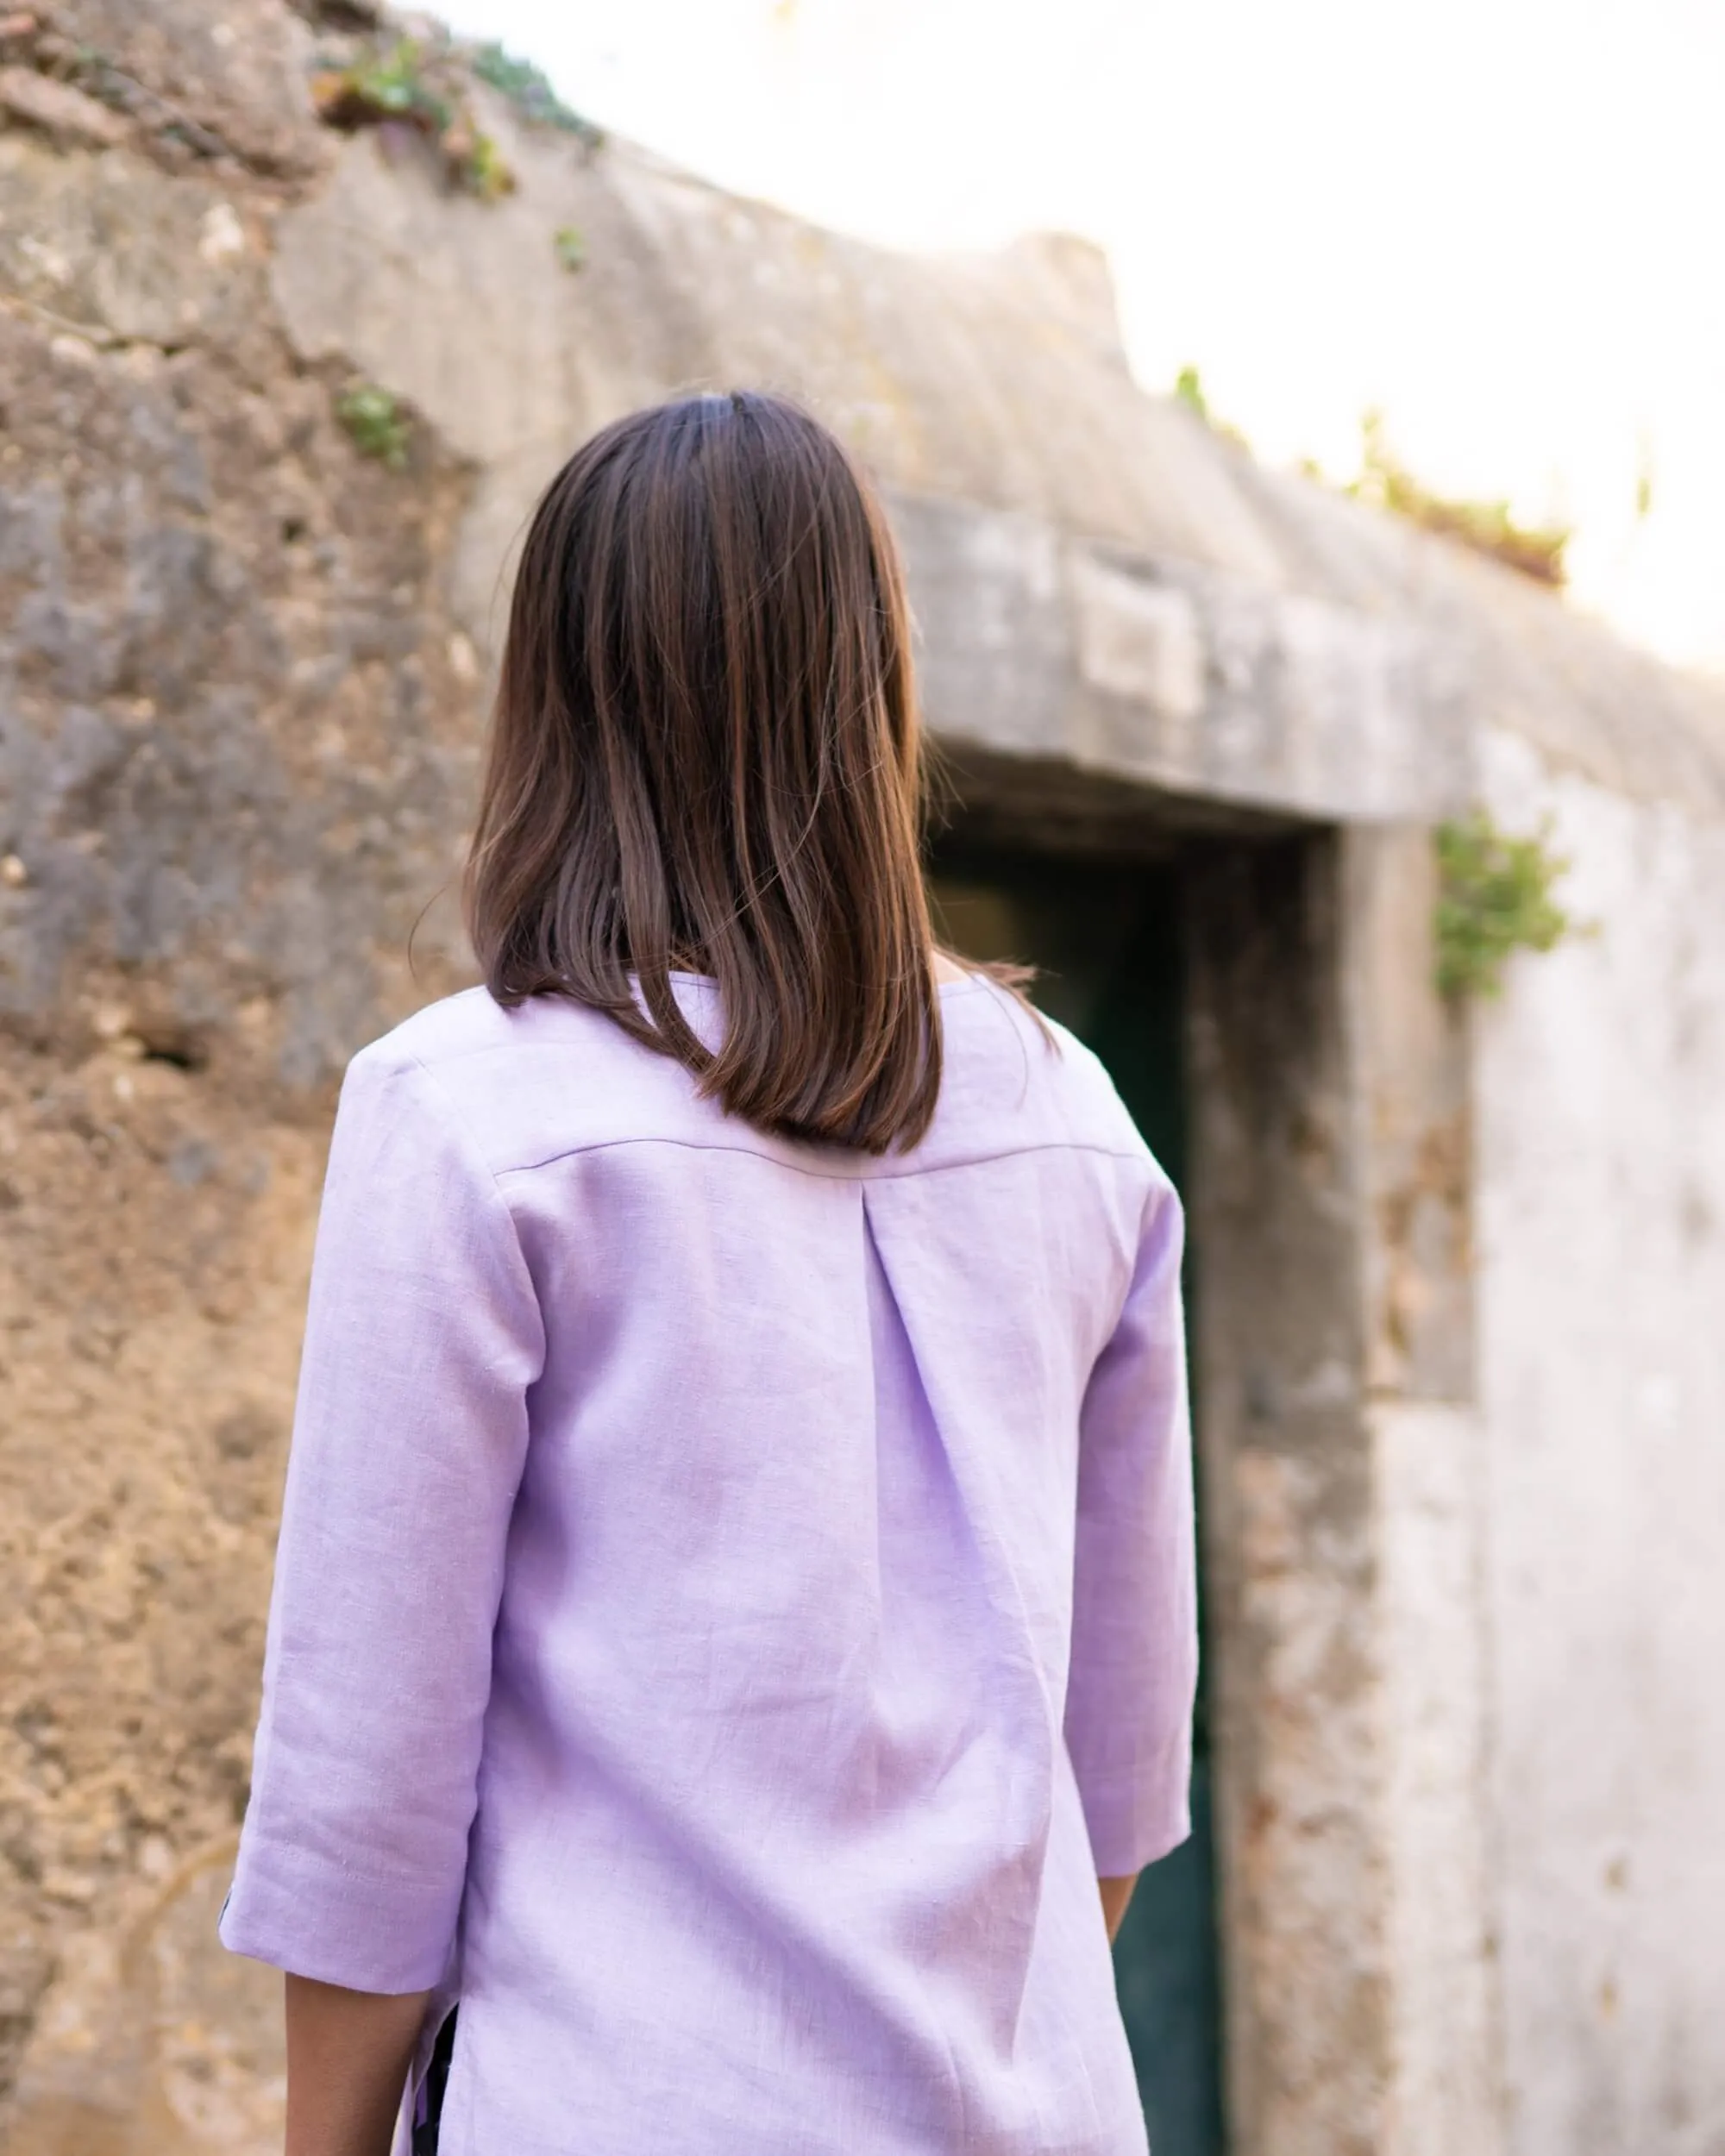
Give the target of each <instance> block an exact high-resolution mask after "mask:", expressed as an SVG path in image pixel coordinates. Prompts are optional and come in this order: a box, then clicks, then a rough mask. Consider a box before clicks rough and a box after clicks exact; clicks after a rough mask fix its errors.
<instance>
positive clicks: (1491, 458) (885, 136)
mask: <svg viewBox="0 0 1725 2156" xmlns="http://www.w3.org/2000/svg"><path fill="white" fill-rule="evenodd" d="M440 11H441V12H442V14H443V15H444V16H446V18H447V19H448V20H449V22H451V23H452V24H453V25H454V26H455V28H457V29H459V30H461V31H462V32H463V33H466V34H473V35H475V36H483V37H492V38H499V39H501V40H502V41H503V42H504V43H505V44H506V45H507V46H508V47H510V48H511V50H512V51H515V52H517V53H524V54H525V55H527V56H528V57H530V58H531V59H533V60H537V61H538V62H539V64H540V65H541V66H543V68H545V70H546V71H547V72H548V73H549V75H550V76H551V77H552V78H553V80H554V81H555V84H556V85H557V87H558V89H559V91H561V94H562V95H563V96H564V97H565V98H566V99H567V100H568V102H569V103H572V104H574V105H575V106H576V107H577V108H578V109H579V110H582V111H585V112H586V113H588V114H590V115H591V116H593V118H594V119H597V120H599V121H600V122H603V123H604V124H605V125H606V126H608V127H611V128H615V129H616V130H617V132H618V133H619V134H623V135H630V136H633V137H634V138H635V139H636V140H637V141H642V142H645V143H648V144H650V145H651V146H652V147H654V148H655V149H657V150H659V151H661V152H662V153H663V154H666V155H668V156H670V157H672V158H674V159H676V160H679V161H680V162H681V163H683V164H686V165H688V166H692V167H693V168H694V169H696V170H697V171H699V172H704V173H706V174H707V175H708V176H710V177H711V178H712V179H716V180H718V181H719V182H721V183H722V184H724V185H727V186H731V187H734V188H737V189H738V190H741V191H744V192H747V193H750V194H756V195H762V196H766V197H770V198H771V199H773V200H775V201H777V202H781V203H783V204H787V206H788V207H790V208H792V209H793V210H797V211H799V212H800V213H801V214H802V215H804V216H809V217H812V218H814V219H816V220H818V221H819V222H825V223H828V224H833V225H837V226H841V227H844V228H845V229H849V230H851V231H855V232H859V233H862V234H864V235H868V236H869V237H873V238H876V239H880V240H882V241H888V242H889V243H891V244H893V245H895V246H900V247H913V248H937V249H938V248H954V247H958V248H964V247H975V246H992V245H995V244H998V243H1000V242H1001V241H1006V240H1007V239H1009V238H1011V237H1012V236H1013V235H1014V234H1015V233H1018V232H1021V231H1025V230H1028V229H1038V228H1043V229H1046V228H1054V227H1059V228H1065V229H1071V230H1076V231H1080V232H1084V233H1087V234H1088V235H1091V236H1092V237H1093V238H1095V239H1097V240H1099V241H1101V242H1102V243H1103V245H1104V246H1106V247H1107V249H1108V252H1109V254H1110V257H1111V259H1112V260H1113V267H1114V274H1115V279H1116V281H1117V284H1118V286H1119V290H1120V304H1121V312H1122V317H1123V320H1124V323H1125V326H1126V336H1127V341H1128V343H1129V345H1130V348H1131V350H1132V356H1133V362H1134V365H1135V366H1136V367H1137V370H1138V373H1139V375H1140V377H1141V378H1142V379H1143V380H1144V382H1145V385H1147V386H1149V387H1151V388H1153V389H1165V388H1167V387H1169V386H1170V385H1171V384H1172V382H1173V379H1174V377H1175V375H1176V373H1177V372H1178V371H1179V369H1180V368H1181V367H1182V366H1186V365H1195V366H1196V367H1198V368H1199V369H1200V371H1201V375H1202V379H1203V383H1204V387H1205V392H1206V394H1207V395H1208V398H1209V401H1210V404H1211V407H1212V409H1213V410H1214V411H1215V412H1216V413H1217V414H1218V415H1219V416H1220V417H1224V418H1226V419H1228V420H1229V421H1231V422H1233V423H1234V424H1236V425H1237V426H1239V428H1240V429H1242V430H1243V431H1244V432H1245V435H1246V436H1247V437H1248V439H1249V440H1250V441H1251V443H1252V444H1253V446H1254V448H1256V449H1257V451H1258V454H1260V455H1261V456H1263V457H1264V458H1265V459H1266V460H1268V461H1272V462H1277V463H1293V462H1295V461H1298V460H1299V459H1300V458H1302V456H1313V457H1315V458H1316V459H1317V460H1318V461H1319V462H1320V464H1321V465H1322V466H1323V467H1325V468H1326V469H1327V471H1329V472H1331V473H1333V474H1334V475H1335V476H1337V477H1339V478H1345V477H1348V476H1351V475H1352V473H1353V471H1354V470H1355V469H1356V468H1357V462H1358V457H1357V451H1358V422H1359V417H1360V414H1361V413H1362V411H1364V410H1365V408H1366V407H1367V406H1370V405H1376V406H1378V407H1380V408H1381V409H1382V410H1383V411H1384V412H1385V414H1386V415H1387V418H1388V427H1389V436H1390V439H1391V441H1392V442H1393V443H1394V444H1395V446H1396V448H1397V449H1398V450H1399V451H1400V453H1401V454H1402V456H1403V458H1404V460H1405V461H1407V462H1408V464H1409V465H1410V466H1411V467H1413V468H1414V469H1415V471H1416V472H1418V473H1419V474H1420V476H1421V478H1422V479H1425V480H1426V481H1427V484H1429V485H1431V486H1436V487H1439V488H1440V489H1443V490H1446V491H1450V492H1459V493H1465V494H1470V495H1488V496H1490V495H1507V496H1509V498H1510V499H1511V500H1512V501H1513V502H1514V503H1515V505H1516V507H1517V509H1518V511H1521V513H1522V514H1523V515H1524V516H1526V517H1530V518H1532V519H1534V520H1536V521H1537V520H1542V519H1545V518H1546V517H1552V516H1557V517H1561V518H1563V519H1564V520H1565V521H1568V522H1571V523H1574V524H1575V526H1576V527H1577V532H1578V536H1577V541H1576V543H1575V545H1574V547H1573V548H1572V549H1571V571H1572V577H1573V588H1574V591H1575V594H1576V598H1577V599H1578V603H1580V604H1583V605H1590V606H1593V607H1596V608H1597V609H1598V610H1599V611H1603V612H1604V613H1605V614H1607V615H1608V616H1609V617H1610V618H1611V619H1612V620H1613V621H1615V623H1616V624H1617V625H1618V626H1619V627H1620V628H1621V629H1622V630H1624V631H1626V632H1627V633H1628V634H1629V635H1631V636H1635V637H1637V638H1638V639H1640V641H1641V642H1646V643H1649V644H1651V645H1653V647H1654V648H1655V649H1659V650H1660V651H1662V652H1664V653H1665V655H1667V656H1669V657H1671V658H1673V659H1676V660H1678V661H1685V662H1689V663H1693V664H1703V665H1706V666H1708V667H1716V668H1719V669H1722V670H1725V536H1722V530H1725V526H1722V521H1721V517H1720V515H1719V507H1720V505H1721V504H1722V503H1725V0H1444V3H1443V4H1442V5H1437V4H1433V0H1421V4H1419V5H1415V4H1413V0H1297V4H1290V0H1184V4H1182V5H1180V6H1177V7H1176V6H1174V5H1172V4H1170V0H444V4H443V5H442V9H441V10H440ZM1644 473H1645V474H1646V475H1647V478H1648V479H1650V481H1651V508H1650V510H1649V511H1648V512H1647V514H1646V515H1645V516H1638V513H1637V493H1638V481H1639V480H1640V478H1641V477H1642V475H1643V474H1644Z"/></svg>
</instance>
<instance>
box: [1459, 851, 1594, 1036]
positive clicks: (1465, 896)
mask: <svg viewBox="0 0 1725 2156" xmlns="http://www.w3.org/2000/svg"><path fill="white" fill-rule="evenodd" d="M1550 836H1551V824H1550V823H1549V821H1547V822H1546V823H1544V824H1541V825H1540V828H1539V830H1537V831H1534V832H1533V833H1532V834H1531V835H1528V836H1526V837H1515V835H1514V834H1513V833H1511V832H1509V831H1505V830H1500V828H1499V827H1498V825H1497V824H1496V822H1495V821H1494V819H1493V818H1492V817H1491V815H1490V812H1489V811H1487V810H1485V809H1475V810H1474V811H1473V812H1472V813H1471V815H1469V816H1466V817H1464V818H1461V819H1460V820H1459V821H1458V822H1455V823H1450V824H1440V825H1439V827H1438V830H1437V832H1436V834H1435V844H1436V848H1437V856H1438V906H1437V918H1436V922H1435V928H1436V936H1437V947H1438V987H1440V989H1441V991H1442V992H1443V993H1444V994H1445V995H1448V996H1467V995H1473V996H1495V995H1497V994H1499V993H1501V992H1502V987H1503V967H1504V962H1505V961H1506V960H1507V959H1508V958H1509V955H1510V953H1511V952H1512V951H1517V950H1553V948H1554V947H1555V946H1556V945H1557V944H1559V943H1561V942H1562V941H1563V939H1564V938H1565V937H1566V936H1571V935H1574V934H1577V933H1579V932H1580V931H1578V927H1577V924H1576V923H1575V922H1574V921H1572V920H1571V918H1570V916H1569V915H1568V914H1567V913H1566V912H1565V911H1564V909H1563V907H1562V906H1559V904H1558V902H1557V900H1556V899H1555V898H1554V897H1553V895H1552V894H1553V890H1554V888H1555V887H1556V885H1557V884H1558V882H1559V880H1560V879H1561V878H1562V876H1563V875H1564V874H1565V872H1566V870H1567V869H1568V868H1569V862H1567V861H1566V860H1565V858H1564V857H1563V856H1561V855H1559V854H1553V853H1552V852H1551V851H1550V850H1549V849H1548V847H1547V845H1546V841H1547V839H1548V838H1549V837H1550Z"/></svg>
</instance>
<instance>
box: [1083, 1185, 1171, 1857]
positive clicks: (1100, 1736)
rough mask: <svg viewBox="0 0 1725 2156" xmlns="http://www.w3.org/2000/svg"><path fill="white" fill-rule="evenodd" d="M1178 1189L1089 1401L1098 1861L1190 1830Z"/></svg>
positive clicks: (1165, 1847)
mask: <svg viewBox="0 0 1725 2156" xmlns="http://www.w3.org/2000/svg"><path fill="white" fill-rule="evenodd" d="M1182 1242H1183V1232H1182V1214H1181V1209H1180V1201H1179V1199H1178V1198H1177V1197H1176V1195H1175V1194H1174V1192H1173V1190H1172V1189H1171V1188H1170V1187H1169V1186H1168V1185H1167V1184H1166V1183H1165V1182H1158V1184H1157V1188H1156V1190H1155V1192H1154V1193H1153V1194H1152V1195H1151V1200H1150V1204H1149V1209H1148V1213H1147V1216H1146V1219H1145V1228H1144V1232H1143V1234H1142V1236H1141V1238H1140V1243H1139V1247H1138V1259H1137V1263H1136V1266H1135V1268H1134V1270H1133V1275H1132V1285H1131V1288H1130V1289H1129V1290H1128V1292H1127V1295H1126V1302H1125V1306H1124V1307H1123V1309H1122V1312H1121V1314H1120V1320H1119V1323H1118V1325H1117V1326H1116V1327H1115V1330H1114V1332H1113V1337H1112V1338H1111V1339H1110V1340H1109V1343H1108V1344H1107V1347H1106V1348H1105V1349H1104V1350H1103V1351H1102V1354H1101V1357H1100V1359H1099V1360H1098V1362H1097V1363H1096V1366H1095V1370H1094V1371H1093V1372H1092V1374H1091V1377H1090V1382H1089V1384H1088V1388H1087V1390H1086V1393H1085V1396H1084V1405H1083V1412H1082V1420H1081V1425H1080V1440H1079V1467H1078V1524H1077V1544H1076V1564H1075V1575H1074V1591H1073V1628H1072V1658H1071V1666H1070V1674H1069V1681H1068V1688H1067V1701H1066V1743H1067V1750H1068V1752H1069V1756H1070V1758H1071V1761H1072V1765H1073V1771H1074V1772H1075V1774H1076V1778H1077V1783H1078V1789H1079V1795H1080V1796H1081V1798H1082V1802H1083V1807H1084V1816H1085V1821H1086V1823H1087V1824H1088V1827H1089V1832H1090V1843H1091V1848H1092V1851H1093V1852H1094V1854H1095V1863H1096V1869H1097V1871H1098V1873H1099V1874H1100V1875H1101V1877H1104V1878H1121V1877H1126V1876H1128V1875H1129V1874H1131V1873H1132V1872H1135V1871H1139V1870H1141V1869H1142V1868H1143V1866H1144V1865H1146V1864H1149V1863H1151V1862H1152V1861H1153V1860H1154V1859H1155V1858H1157V1857H1160V1856H1164V1855H1165V1854H1166V1853H1167V1852H1168V1851H1169V1850H1170V1849H1171V1848H1173V1847H1174V1846H1176V1843H1178V1842H1181V1841H1183V1840H1184V1839H1185V1838H1186V1836H1187V1834H1188V1833H1189V1832H1190V1831H1191V1822H1190V1816H1189V1780H1190V1774H1191V1763H1192V1706H1193V1700H1194V1696H1195V1689H1196V1684H1197V1673H1198V1634H1197V1556H1196V1550H1195V1540H1194V1525H1193V1495H1192V1441H1191V1429H1190V1417H1189V1408H1188V1404H1187V1387H1186V1347H1185V1328H1184V1325H1183V1323H1182V1313H1181V1305H1180V1257H1181V1250H1182Z"/></svg>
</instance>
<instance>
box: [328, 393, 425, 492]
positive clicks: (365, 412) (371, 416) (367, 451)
mask: <svg viewBox="0 0 1725 2156" xmlns="http://www.w3.org/2000/svg"><path fill="white" fill-rule="evenodd" d="M336 417H337V418H338V419H339V420H340V421H341V423H342V425H343V426H344V427H345V428H346V429H347V430H348V436H349V437H350V438H351V440H352V442H353V444H354V448H356V449H357V450H358V451H359V452H360V454H361V456H368V457H375V458H376V459H377V460H378V461H379V462H380V464H386V465H387V466H388V467H389V468H390V470H391V471H392V472H399V471H400V470H402V469H403V467H405V464H406V462H407V456H408V451H409V449H410V448H411V447H412V443H413V425H412V422H411V420H410V419H409V418H408V417H407V415H406V414H405V412H404V411H402V409H401V406H400V405H399V404H398V402H397V401H396V398H395V397H394V395H393V394H392V392H390V391H389V390H386V389H384V388H382V387H380V385H379V384H377V383H376V382H361V383H359V384H357V385H355V386H354V388H352V389H350V390H348V391H346V392H344V393H343V394H342V396H340V397H338V398H336Z"/></svg>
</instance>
